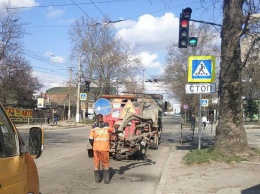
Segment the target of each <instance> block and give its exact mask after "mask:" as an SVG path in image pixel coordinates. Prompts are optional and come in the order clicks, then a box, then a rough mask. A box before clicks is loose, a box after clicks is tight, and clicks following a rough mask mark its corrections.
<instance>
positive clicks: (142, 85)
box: [142, 69, 145, 93]
mask: <svg viewBox="0 0 260 194" xmlns="http://www.w3.org/2000/svg"><path fill="white" fill-rule="evenodd" d="M144 71H145V70H144V69H143V83H142V90H143V91H142V92H143V93H144Z"/></svg>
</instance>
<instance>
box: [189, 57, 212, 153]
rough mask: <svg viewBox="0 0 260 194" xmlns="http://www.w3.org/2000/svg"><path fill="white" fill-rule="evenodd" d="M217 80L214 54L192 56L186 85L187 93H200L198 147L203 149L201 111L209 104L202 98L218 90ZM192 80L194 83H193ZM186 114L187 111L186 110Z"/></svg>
mask: <svg viewBox="0 0 260 194" xmlns="http://www.w3.org/2000/svg"><path fill="white" fill-rule="evenodd" d="M214 81H215V57H214V56H190V57H189V60H188V82H189V84H186V85H185V93H186V94H199V95H200V97H199V98H200V99H199V125H198V127H199V129H198V133H199V141H198V149H199V150H200V149H201V131H202V122H201V120H202V119H201V111H202V106H204V107H205V106H208V99H202V94H211V93H215V92H216V84H215V83H212V82H214ZM191 82H192V83H191ZM185 114H186V112H185Z"/></svg>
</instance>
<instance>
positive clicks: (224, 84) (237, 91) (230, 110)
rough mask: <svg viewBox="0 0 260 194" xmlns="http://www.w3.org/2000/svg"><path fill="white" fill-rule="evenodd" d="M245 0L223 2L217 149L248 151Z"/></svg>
mask: <svg viewBox="0 0 260 194" xmlns="http://www.w3.org/2000/svg"><path fill="white" fill-rule="evenodd" d="M244 1H245V0H224V1H223V13H224V18H223V27H222V34H221V35H222V42H221V47H222V48H221V65H220V67H221V71H220V80H219V81H220V83H219V98H220V103H219V122H218V125H217V128H216V140H215V148H216V149H217V150H219V151H221V152H222V153H226V154H231V153H234V154H236V153H242V152H246V151H248V148H249V146H248V143H247V137H246V132H245V128H244V124H243V112H242V111H243V110H242V80H241V73H242V67H243V66H242V63H241V51H240V37H241V35H242V24H243V12H242V5H243V3H244Z"/></svg>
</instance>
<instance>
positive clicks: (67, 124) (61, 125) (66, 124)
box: [15, 121, 92, 130]
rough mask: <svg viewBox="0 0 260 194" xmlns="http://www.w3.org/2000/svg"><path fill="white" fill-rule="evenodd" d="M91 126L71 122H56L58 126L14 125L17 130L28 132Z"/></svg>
mask: <svg viewBox="0 0 260 194" xmlns="http://www.w3.org/2000/svg"><path fill="white" fill-rule="evenodd" d="M91 125H92V124H86V123H76V122H74V121H73V122H71V121H58V124H57V125H55V124H52V123H50V124H45V123H43V124H29V125H28V124H16V125H15V126H16V128H17V129H18V130H29V129H30V128H31V127H41V128H43V129H44V130H53V129H63V128H68V127H70V128H75V127H82V126H91Z"/></svg>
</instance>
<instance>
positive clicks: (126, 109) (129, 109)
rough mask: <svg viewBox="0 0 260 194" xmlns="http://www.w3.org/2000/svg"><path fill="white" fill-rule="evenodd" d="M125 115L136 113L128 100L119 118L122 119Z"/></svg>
mask: <svg viewBox="0 0 260 194" xmlns="http://www.w3.org/2000/svg"><path fill="white" fill-rule="evenodd" d="M127 113H136V111H135V107H134V106H133V103H132V102H131V100H128V101H127V103H126V104H125V106H124V108H123V109H122V110H121V111H120V114H119V118H121V119H123V118H124V117H125V116H126V115H127Z"/></svg>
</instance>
